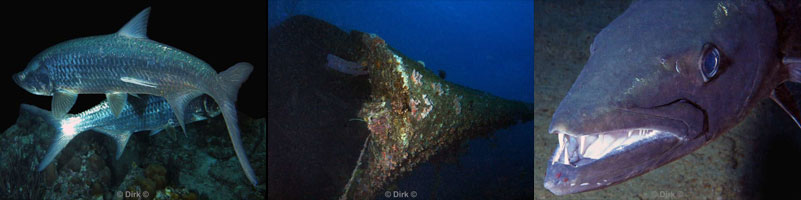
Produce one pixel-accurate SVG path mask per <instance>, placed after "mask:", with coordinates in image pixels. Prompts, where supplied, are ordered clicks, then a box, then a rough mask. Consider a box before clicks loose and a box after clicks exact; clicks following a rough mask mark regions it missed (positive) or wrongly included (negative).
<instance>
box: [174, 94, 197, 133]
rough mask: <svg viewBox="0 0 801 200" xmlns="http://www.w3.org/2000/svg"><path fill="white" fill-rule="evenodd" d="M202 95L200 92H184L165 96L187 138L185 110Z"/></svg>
mask: <svg viewBox="0 0 801 200" xmlns="http://www.w3.org/2000/svg"><path fill="white" fill-rule="evenodd" d="M202 94H203V93H199V92H182V93H174V94H171V95H167V96H164V98H165V99H167V103H169V104H170V107H172V111H173V113H175V118H176V119H178V124H179V125H181V130H183V132H184V136H186V125H184V109H185V108H186V105H187V104H188V103H189V101H191V100H192V99H194V98H196V97H198V96H200V95H202Z"/></svg>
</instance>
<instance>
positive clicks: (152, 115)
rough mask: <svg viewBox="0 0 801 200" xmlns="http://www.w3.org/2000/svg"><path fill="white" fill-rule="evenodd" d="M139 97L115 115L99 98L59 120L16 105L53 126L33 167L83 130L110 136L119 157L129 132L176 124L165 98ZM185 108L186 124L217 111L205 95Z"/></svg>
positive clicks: (49, 158) (158, 129) (156, 130)
mask: <svg viewBox="0 0 801 200" xmlns="http://www.w3.org/2000/svg"><path fill="white" fill-rule="evenodd" d="M139 96H141V98H133V99H131V100H129V101H128V102H127V103H126V104H125V106H123V107H122V110H121V111H120V113H118V116H114V113H112V111H111V109H110V108H109V102H108V101H103V102H101V103H100V104H98V105H96V106H94V107H92V108H90V109H88V110H86V111H84V112H81V113H79V114H74V115H73V114H67V115H65V116H64V117H63V118H61V119H57V118H55V116H53V115H52V113H51V112H50V111H46V110H44V109H41V108H39V107H36V106H32V105H28V104H22V105H20V111H21V112H23V111H26V112H29V113H32V114H34V115H36V116H39V117H42V118H43V119H44V121H45V122H47V123H48V124H50V125H51V126H53V127H54V128H55V129H56V134H55V136H54V137H53V144H51V145H50V148H49V150H47V154H46V155H45V157H44V159H42V162H40V163H39V167H38V168H37V169H38V170H39V171H42V170H44V169H45V168H46V167H47V166H48V165H49V164H50V162H52V161H53V159H54V158H55V157H56V156H57V155H58V153H59V152H61V150H62V149H64V147H66V146H67V144H69V142H70V141H72V139H73V138H75V137H76V136H78V135H79V134H81V133H83V132H85V131H87V130H94V131H97V132H100V133H103V134H105V135H107V136H109V137H111V138H112V139H113V140H114V142H115V143H116V144H117V153H116V158H117V159H119V158H120V156H122V152H123V151H124V150H125V145H126V144H128V139H130V138H131V134H133V133H135V132H139V131H151V133H150V135H155V134H157V133H159V132H161V131H162V130H164V129H165V128H168V127H176V126H178V121H177V119H176V118H175V115H174V114H173V113H172V110H171V109H170V105H169V104H168V103H167V100H166V99H164V98H162V97H158V96H150V95H139ZM186 109H187V110H189V112H186V113H185V114H186V116H185V117H186V119H187V122H188V123H192V122H195V121H200V120H205V119H208V118H211V117H214V116H217V115H218V114H219V113H220V112H219V109H218V107H217V104H216V103H214V101H213V100H211V99H209V98H207V96H201V97H200V98H195V99H194V100H192V101H190V103H189V104H188V105H187V107H186Z"/></svg>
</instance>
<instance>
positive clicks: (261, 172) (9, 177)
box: [0, 111, 267, 199]
mask: <svg viewBox="0 0 801 200" xmlns="http://www.w3.org/2000/svg"><path fill="white" fill-rule="evenodd" d="M239 119H240V128H241V129H242V135H241V137H242V141H243V144H244V145H245V147H246V150H247V155H248V156H249V157H250V162H251V165H252V166H253V168H254V171H255V172H256V175H257V177H259V179H260V180H264V177H266V174H265V173H266V162H267V161H266V160H265V158H266V151H267V144H266V142H267V141H266V140H267V139H266V136H267V133H266V124H265V119H264V118H261V119H251V118H249V117H247V116H244V115H242V114H240V115H239ZM54 131H55V129H54V128H53V127H50V126H49V125H47V124H46V123H44V121H43V120H42V119H41V118H39V117H36V116H34V115H31V114H30V113H27V112H24V111H21V113H20V116H19V118H18V119H17V123H16V124H14V125H12V126H11V127H9V128H8V129H6V130H5V131H4V132H3V133H2V135H0V160H2V162H0V185H2V186H0V199H131V198H135V199H139V198H140V197H141V199H263V198H264V194H265V191H266V184H265V183H264V182H263V181H262V182H261V184H260V185H258V186H256V187H254V186H252V185H250V184H249V182H248V180H247V179H246V178H245V176H244V174H243V172H242V169H241V167H240V166H239V163H238V162H237V159H236V155H235V153H234V150H233V148H232V147H231V142H230V139H229V138H228V134H226V133H227V131H226V127H225V122H224V120H223V119H222V117H220V116H218V117H215V118H212V119H209V120H207V121H199V122H196V123H192V124H188V125H187V128H186V134H184V133H182V131H181V129H180V128H168V129H166V130H164V131H163V132H160V133H159V134H156V135H153V136H148V134H141V133H135V134H134V135H133V136H132V137H131V140H130V141H129V143H128V145H127V147H126V149H125V151H124V153H123V155H122V157H120V159H119V160H116V159H114V152H115V151H116V147H115V144H114V142H113V141H112V140H111V139H109V138H108V137H106V136H103V135H102V134H100V133H96V132H93V131H87V132H84V133H82V134H80V135H78V136H77V137H76V138H75V139H73V140H72V142H70V144H69V145H67V147H66V148H64V150H63V151H62V152H61V153H60V154H59V155H58V156H57V157H56V159H55V160H54V161H53V163H52V164H51V165H50V166H48V167H47V168H45V169H44V170H42V171H41V172H39V171H36V166H37V165H38V164H39V162H40V160H41V159H42V158H43V157H44V155H45V153H46V150H47V149H48V147H49V146H50V143H51V142H52V137H53V136H54V133H55V132H54Z"/></svg>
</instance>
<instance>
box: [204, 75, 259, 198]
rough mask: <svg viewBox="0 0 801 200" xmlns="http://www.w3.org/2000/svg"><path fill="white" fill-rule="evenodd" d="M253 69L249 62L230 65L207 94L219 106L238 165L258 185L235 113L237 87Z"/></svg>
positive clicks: (218, 76) (252, 182) (251, 181)
mask: <svg viewBox="0 0 801 200" xmlns="http://www.w3.org/2000/svg"><path fill="white" fill-rule="evenodd" d="M252 71H253V66H252V65H251V64H250V63H246V62H240V63H237V64H235V65H234V66H231V67H230V68H228V69H227V70H225V71H223V72H220V74H219V75H217V77H216V81H217V82H216V83H213V84H212V85H211V87H212V88H211V90H209V92H208V94H209V96H211V98H213V99H214V101H216V102H217V104H218V105H219V106H220V112H221V113H222V115H223V118H224V119H225V125H226V127H228V136H230V137H231V143H232V144H233V145H234V152H236V157H237V158H238V159H239V165H240V166H241V167H242V170H243V171H244V172H245V176H246V177H247V178H248V180H249V181H250V183H251V184H253V185H254V186H256V185H258V180H257V179H256V175H255V173H254V172H253V168H252V167H251V166H250V161H248V157H247V155H246V154H245V147H244V146H243V145H242V140H241V138H240V136H239V125H238V120H237V115H236V106H235V103H236V99H237V98H236V97H237V94H238V93H239V87H240V86H241V85H242V83H243V82H245V80H247V78H248V76H250V73H251V72H252Z"/></svg>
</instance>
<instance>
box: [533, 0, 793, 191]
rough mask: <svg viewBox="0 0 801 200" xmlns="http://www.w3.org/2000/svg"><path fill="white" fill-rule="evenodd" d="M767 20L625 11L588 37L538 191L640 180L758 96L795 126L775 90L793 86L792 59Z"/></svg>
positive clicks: (727, 9)
mask: <svg viewBox="0 0 801 200" xmlns="http://www.w3.org/2000/svg"><path fill="white" fill-rule="evenodd" d="M776 16H779V15H778V14H777V13H774V11H772V9H771V7H769V5H767V4H766V3H765V2H762V1H737V0H733V1H726V0H724V1H651V0H642V1H638V2H635V3H633V4H632V5H631V6H630V7H629V8H628V9H627V10H626V11H625V12H624V13H623V14H622V15H620V16H619V17H617V18H616V19H615V20H614V21H612V22H611V23H610V24H609V25H608V26H607V27H606V28H604V29H603V30H602V31H601V32H600V33H599V34H598V35H597V36H596V37H595V40H594V41H593V43H592V45H591V46H590V57H589V60H588V61H587V63H586V64H585V66H584V69H583V70H582V71H581V73H580V74H579V76H578V78H577V80H576V81H575V83H573V86H572V87H571V88H570V90H569V91H568V93H567V96H566V97H565V98H564V99H563V100H562V102H561V103H560V104H559V107H558V108H557V109H556V111H555V112H554V115H553V119H552V121H551V124H550V128H549V132H550V133H551V134H554V135H557V136H558V141H559V146H558V147H557V148H556V150H555V152H554V154H553V157H552V159H551V161H550V162H549V163H548V164H549V166H548V170H547V172H546V176H545V180H544V186H545V188H547V189H548V190H550V191H551V192H553V193H554V194H557V195H563V194H570V193H577V192H583V191H589V190H595V189H600V188H604V187H608V186H610V185H614V184H617V183H621V182H623V181H626V180H628V179H631V178H634V177H636V176H639V175H642V174H644V173H646V172H648V171H650V170H653V169H655V168H658V167H660V166H663V165H665V164H667V163H670V162H672V161H674V160H676V159H679V158H681V157H682V156H685V155H687V154H689V153H691V152H693V151H695V150H696V149H698V148H700V147H701V146H703V145H705V144H707V143H709V142H710V141H712V140H713V139H715V138H716V137H718V136H720V135H721V134H723V133H725V132H727V131H728V130H729V129H731V128H733V127H734V126H735V125H737V124H738V123H740V122H741V121H742V120H743V119H744V118H745V117H746V116H747V114H748V113H749V111H750V110H751V109H752V108H753V107H754V106H755V105H756V104H757V103H758V102H760V101H762V100H763V99H766V98H771V99H773V100H774V101H775V102H776V103H778V104H779V105H780V106H781V107H782V108H783V109H785V111H786V112H787V113H789V114H790V115H791V117H792V118H793V120H795V121H796V123H798V119H799V112H798V109H797V105H795V103H794V101H792V99H791V97H790V95H789V93H788V92H789V91H788V90H787V88H786V87H785V86H784V85H783V84H784V83H785V82H787V81H792V82H801V61H799V59H798V57H797V56H798V55H789V54H788V53H787V52H789V51H787V52H785V51H781V48H783V44H781V43H780V42H782V41H783V42H788V41H790V40H788V39H787V38H792V37H793V36H788V35H786V34H785V35H782V33H787V31H782V30H783V29H780V28H779V25H777V21H776V18H777V17H776ZM791 25H792V23H791ZM791 25H787V26H784V25H783V26H784V28H792V27H791ZM795 25H797V24H795ZM789 32H790V33H791V34H798V33H799V32H792V31H789ZM796 38H797V37H796ZM796 42H797V41H796Z"/></svg>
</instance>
